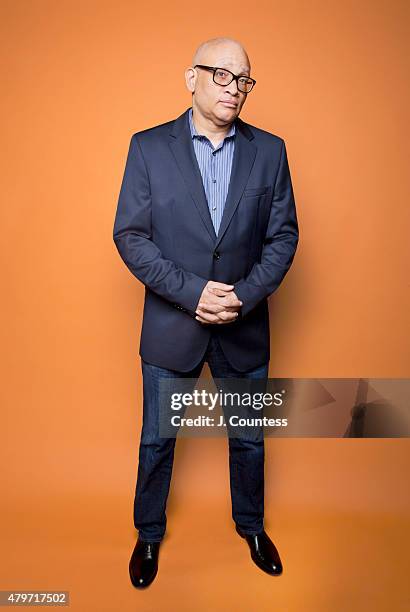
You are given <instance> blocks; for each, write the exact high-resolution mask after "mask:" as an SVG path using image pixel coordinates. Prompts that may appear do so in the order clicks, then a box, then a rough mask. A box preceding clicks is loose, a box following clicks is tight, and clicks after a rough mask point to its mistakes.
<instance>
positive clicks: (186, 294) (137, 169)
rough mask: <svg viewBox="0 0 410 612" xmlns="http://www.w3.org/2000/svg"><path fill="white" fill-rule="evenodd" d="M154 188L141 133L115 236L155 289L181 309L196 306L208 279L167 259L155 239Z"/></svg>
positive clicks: (134, 142) (131, 155) (130, 159)
mask: <svg viewBox="0 0 410 612" xmlns="http://www.w3.org/2000/svg"><path fill="white" fill-rule="evenodd" d="M151 207H152V202H151V190H150V183H149V177H148V172H147V168H146V165H145V160H144V157H143V154H142V149H141V145H140V144H139V142H138V139H137V135H136V134H133V136H132V137H131V142H130V146H129V150H128V156H127V161H126V165H125V171H124V176H123V180H122V184H121V189H120V195H119V199H118V205H117V212H116V216H115V222H114V230H113V239H114V242H115V245H116V247H117V249H118V252H119V254H120V256H121V258H122V259H123V261H124V263H125V264H126V266H127V267H128V269H129V270H130V271H131V272H132V274H133V275H134V276H136V278H138V280H140V281H141V282H142V283H143V284H144V285H146V286H147V287H149V289H151V290H152V291H154V292H155V293H157V294H158V295H160V296H161V297H163V298H165V299H166V300H168V301H170V302H172V305H173V306H175V307H176V308H179V309H180V310H185V311H190V312H188V314H190V315H191V316H195V310H196V307H197V305H198V302H199V298H200V297H201V294H202V291H203V289H204V287H205V285H206V284H207V282H208V280H207V279H205V278H201V277H200V276H197V275H196V274H193V273H192V272H188V271H186V270H183V269H182V268H180V267H178V266H177V265H176V264H175V263H174V262H173V261H171V260H169V259H165V258H164V257H163V256H162V254H161V251H160V249H159V248H158V247H157V246H156V245H155V244H154V242H153V241H152V232H151Z"/></svg>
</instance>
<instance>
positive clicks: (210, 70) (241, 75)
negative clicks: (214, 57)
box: [194, 64, 256, 94]
mask: <svg viewBox="0 0 410 612" xmlns="http://www.w3.org/2000/svg"><path fill="white" fill-rule="evenodd" d="M194 68H203V69H204V70H208V71H209V72H213V75H212V78H213V81H214V83H215V84H216V85H219V86H220V87H226V85H230V84H231V83H232V81H236V85H237V87H238V89H239V91H241V92H242V93H246V94H248V93H250V92H251V91H252V89H253V88H254V87H255V84H256V81H255V79H253V78H252V77H249V76H247V75H246V74H238V75H236V74H234V73H233V72H231V71H230V70H228V69H227V68H220V67H218V68H215V67H214V66H204V65H203V64H196V65H195V66H194ZM217 70H223V71H224V72H229V74H231V75H232V79H231V80H230V81H229V83H225V85H221V83H217V82H216V81H215V72H216V71H217ZM243 77H245V78H246V79H249V80H250V81H252V87H251V88H250V90H249V91H243V90H242V89H241V88H240V87H239V79H240V78H243Z"/></svg>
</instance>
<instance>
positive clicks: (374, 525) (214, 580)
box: [0, 439, 410, 612]
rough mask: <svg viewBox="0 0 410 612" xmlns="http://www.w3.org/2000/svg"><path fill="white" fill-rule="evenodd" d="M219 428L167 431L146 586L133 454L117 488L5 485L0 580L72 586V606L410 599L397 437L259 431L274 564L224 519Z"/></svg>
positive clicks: (366, 603)
mask: <svg viewBox="0 0 410 612" xmlns="http://www.w3.org/2000/svg"><path fill="white" fill-rule="evenodd" d="M225 442H226V441H225V440H222V439H219V440H215V439H202V440H192V439H190V440H179V441H178V445H177V455H176V459H175V464H174V473H173V482H172V488H171V495H170V498H169V503H168V513H167V514H168V531H167V535H166V537H165V539H164V540H163V544H162V546H161V549H160V567H159V573H158V575H157V578H156V579H155V581H154V583H153V584H152V585H151V586H150V587H149V588H148V589H146V590H144V591H139V590H136V589H135V588H134V587H133V586H132V585H131V583H130V581H129V577H128V560H129V556H130V554H131V552H132V548H133V546H134V542H135V534H136V532H135V530H134V528H133V525H132V522H131V507H132V498H131V494H132V487H133V470H134V468H133V467H132V469H131V470H130V471H129V480H128V482H129V490H123V491H122V494H121V495H118V494H114V492H113V493H112V494H111V493H110V492H109V491H108V490H107V491H105V493H103V492H102V491H100V493H99V494H98V493H97V492H94V493H93V491H92V490H90V491H89V492H88V494H87V493H86V492H84V491H82V492H81V495H79V496H78V497H76V496H75V495H74V494H73V495H71V496H70V495H66V496H64V495H63V494H62V492H60V493H59V494H58V493H57V492H56V491H54V492H53V491H52V490H47V489H46V488H45V489H44V490H43V491H40V490H39V491H37V495H35V494H33V493H31V495H30V496H27V497H24V493H25V491H24V487H21V488H20V490H19V491H18V493H17V492H16V491H15V493H14V494H15V495H16V497H14V498H12V497H11V496H9V497H8V505H6V507H3V518H2V567H1V578H0V589H2V590H6V589H30V588H31V589H36V590H41V589H50V590H56V589H57V590H60V589H61V590H69V591H70V597H71V605H70V608H69V609H71V610H75V611H81V612H94V611H95V612H105V611H106V612H128V611H130V612H131V611H133V610H138V611H142V612H148V611H152V612H157V611H158V610H167V611H174V610H175V611H178V612H180V611H181V612H182V611H187V612H188V611H189V612H191V611H192V610H196V611H207V612H208V611H211V610H212V611H213V612H214V611H224V612H226V611H230V610H235V611H240V612H242V611H243V612H254V611H255V612H256V611H260V610H262V611H264V610H266V611H272V610H275V611H278V612H320V611H324V612H347V611H348V612H356V611H357V612H359V611H360V612H362V611H365V610H366V611H367V610H371V611H372V612H379V611H380V612H382V611H383V612H384V611H386V612H387V611H388V612H404V611H408V610H409V609H410V590H409V581H408V568H409V561H410V559H409V515H408V499H409V498H408V493H407V488H406V487H407V484H408V482H407V481H408V477H407V474H408V466H407V469H406V462H407V463H408V444H407V441H406V440H381V441H377V440H272V439H268V440H267V441H266V468H265V469H266V494H265V495H266V501H265V507H266V519H265V527H266V530H267V531H268V533H269V534H270V536H271V538H272V540H273V541H274V542H275V544H276V546H277V547H278V549H279V552H280V554H281V557H282V561H283V565H284V573H283V574H282V576H279V577H275V576H268V575H266V574H264V573H263V572H261V571H260V570H259V569H258V568H257V567H256V566H255V565H254V564H253V562H252V561H251V559H250V557H249V551H248V548H247V545H246V543H245V542H244V540H242V539H241V538H240V537H239V536H238V535H237V534H236V532H235V530H234V526H233V522H232V519H231V516H230V498H229V491H228V489H227V487H228V486H229V483H228V472H227V461H224V462H223V465H218V464H217V463H216V461H218V462H219V463H222V462H221V459H220V458H221V457H224V456H225V454H224V452H223V451H224V449H223V446H224V444H225ZM189 457H191V459H192V460H190V461H189V460H188V458H189ZM218 458H219V459H218ZM128 467H129V466H128ZM84 470H86V466H84ZM195 474H196V481H194V480H193V477H194V475H195ZM204 479H206V481H205V480H204ZM187 482H190V483H191V485H190V487H188V489H187V488H186V486H185V485H186V483H187ZM194 482H196V485H195V484H194ZM201 490H203V491H207V493H206V495H204V496H203V497H202V498H201V496H200V491H201ZM18 496H20V498H19V497H18Z"/></svg>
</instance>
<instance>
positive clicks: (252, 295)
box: [234, 141, 299, 318]
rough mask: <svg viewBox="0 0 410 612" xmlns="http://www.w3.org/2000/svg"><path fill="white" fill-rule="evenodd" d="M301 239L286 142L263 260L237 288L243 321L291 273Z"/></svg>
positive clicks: (239, 282)
mask: <svg viewBox="0 0 410 612" xmlns="http://www.w3.org/2000/svg"><path fill="white" fill-rule="evenodd" d="M298 240H299V232H298V222H297V215H296V207H295V200H294V194H293V188H292V181H291V176H290V171H289V164H288V159H287V153H286V145H285V142H284V141H282V150H281V156H280V161H279V169H278V173H277V176H276V181H275V187H274V192H273V197H272V205H271V210H270V215H269V219H268V226H267V231H266V236H265V240H264V244H263V249H262V255H261V260H260V262H258V263H255V264H254V266H253V268H252V270H251V271H250V273H249V274H248V276H247V277H246V278H243V279H241V280H240V281H238V282H237V283H235V285H234V291H235V294H236V295H237V296H238V298H239V299H240V300H241V301H242V302H243V306H242V307H241V318H243V317H245V316H246V315H247V314H248V313H249V312H250V311H251V310H252V309H253V308H255V306H256V305H257V304H258V303H259V302H260V301H261V300H263V299H264V298H266V297H268V296H269V295H271V293H273V292H274V291H275V290H276V289H277V288H278V287H279V285H280V284H281V282H282V280H283V278H284V276H285V274H286V272H287V271H288V270H289V268H290V266H291V264H292V261H293V258H294V255H295V252H296V247H297V244H298Z"/></svg>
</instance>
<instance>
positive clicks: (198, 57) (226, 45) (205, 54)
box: [192, 36, 251, 73]
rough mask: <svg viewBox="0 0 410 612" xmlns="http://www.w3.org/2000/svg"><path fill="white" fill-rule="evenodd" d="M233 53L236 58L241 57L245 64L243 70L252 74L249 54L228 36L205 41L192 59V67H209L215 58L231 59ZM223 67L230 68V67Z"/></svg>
mask: <svg viewBox="0 0 410 612" xmlns="http://www.w3.org/2000/svg"><path fill="white" fill-rule="evenodd" d="M233 53H234V54H235V56H236V57H238V56H240V57H241V62H242V64H243V66H242V70H243V71H247V72H249V73H250V71H251V64H250V61H249V57H248V54H247V53H246V51H245V48H244V47H243V45H242V44H241V43H240V42H239V41H238V40H235V39H234V38H228V37H226V36H218V37H217V38H210V39H209V40H205V41H204V42H203V43H201V44H200V45H199V47H198V48H197V50H196V51H195V54H194V57H193V59H192V66H196V65H197V64H205V65H208V63H209V62H210V61H213V58H215V57H221V56H227V57H229V56H230V55H232V54H233ZM211 65H212V64H211ZM221 67H222V68H228V66H221Z"/></svg>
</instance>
